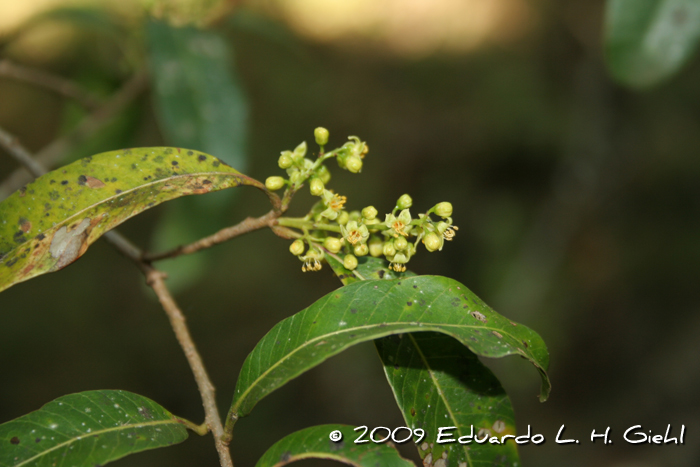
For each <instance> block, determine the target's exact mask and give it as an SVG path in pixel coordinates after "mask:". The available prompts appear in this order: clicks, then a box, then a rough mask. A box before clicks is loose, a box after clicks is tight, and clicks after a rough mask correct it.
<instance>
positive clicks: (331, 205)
mask: <svg viewBox="0 0 700 467" xmlns="http://www.w3.org/2000/svg"><path fill="white" fill-rule="evenodd" d="M321 199H322V200H323V204H324V206H326V208H327V209H326V210H325V211H323V212H322V213H321V216H322V217H327V218H328V219H330V220H332V221H333V220H335V219H336V218H337V217H338V213H339V212H340V211H341V210H342V209H343V206H344V205H345V202H346V201H347V200H348V198H347V197H346V196H341V195H339V194H337V193H332V192H331V191H329V190H323V193H322V194H321Z"/></svg>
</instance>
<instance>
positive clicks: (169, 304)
mask: <svg viewBox="0 0 700 467" xmlns="http://www.w3.org/2000/svg"><path fill="white" fill-rule="evenodd" d="M164 278H165V274H164V273H163V272H161V271H158V270H157V269H154V268H151V269H150V270H149V271H148V272H147V273H146V282H147V283H148V285H150V286H151V287H152V288H153V291H154V292H155V293H156V295H157V296H158V300H159V301H160V304H161V305H162V306H163V310H165V313H166V314H167V315H168V319H169V320H170V325H171V326H172V328H173V331H175V336H176V337H177V341H178V342H179V343H180V347H182V350H183V351H184V352H185V357H186V358H187V362H188V363H189V364H190V368H192V373H194V379H195V380H196V381H197V387H198V388H199V394H200V396H201V397H202V404H203V405H204V413H205V414H206V416H205V420H206V423H207V426H208V427H209V429H210V430H211V431H212V433H213V434H214V444H215V445H216V450H217V452H218V453H219V460H220V461H221V467H233V461H232V460H231V453H230V452H229V450H228V446H226V444H224V443H223V441H222V438H223V436H224V427H223V425H222V424H221V418H220V417H219V411H218V409H217V408H216V396H215V390H214V385H213V384H212V383H211V380H210V379H209V375H208V374H207V371H206V369H205V368H204V363H203V362H202V358H201V357H200V356H199V353H198V352H197V349H196V348H195V345H194V342H193V341H192V336H191V335H190V331H189V329H188V328H187V323H186V322H185V316H184V315H183V314H182V311H180V308H178V306H177V303H175V300H174V299H173V297H172V295H171V294H170V291H169V290H168V288H167V287H166V286H165V282H164Z"/></svg>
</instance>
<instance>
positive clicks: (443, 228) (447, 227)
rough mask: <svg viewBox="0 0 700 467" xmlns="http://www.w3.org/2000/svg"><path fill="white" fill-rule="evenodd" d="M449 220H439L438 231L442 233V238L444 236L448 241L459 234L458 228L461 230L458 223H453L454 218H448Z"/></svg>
mask: <svg viewBox="0 0 700 467" xmlns="http://www.w3.org/2000/svg"><path fill="white" fill-rule="evenodd" d="M447 221H448V222H438V224H437V231H438V232H439V233H440V234H442V238H444V239H445V240H447V241H451V240H452V239H453V238H454V236H455V235H456V234H457V232H456V231H457V230H459V227H457V226H456V225H452V219H451V218H448V219H447Z"/></svg>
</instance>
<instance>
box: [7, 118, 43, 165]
mask: <svg viewBox="0 0 700 467" xmlns="http://www.w3.org/2000/svg"><path fill="white" fill-rule="evenodd" d="M0 146H2V147H3V148H5V150H6V151H7V152H9V153H10V155H11V156H12V157H14V158H15V160H17V162H19V163H20V164H21V165H22V166H24V167H25V168H26V169H27V170H28V171H29V172H30V173H31V174H32V175H33V176H35V177H40V176H42V175H44V174H45V173H46V169H44V167H43V166H42V165H41V164H39V163H38V162H37V161H35V160H34V158H33V157H32V155H31V154H30V153H29V151H27V148H25V147H24V146H22V144H21V143H20V142H19V140H18V139H17V137H16V136H15V135H13V134H11V133H9V132H7V131H6V130H4V129H3V128H2V127H0Z"/></svg>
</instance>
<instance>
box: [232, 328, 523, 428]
mask: <svg viewBox="0 0 700 467" xmlns="http://www.w3.org/2000/svg"><path fill="white" fill-rule="evenodd" d="M416 323H417V322H416V321H411V322H403V321H399V322H393V323H377V324H369V325H364V326H355V327H352V328H347V329H343V330H339V331H334V332H331V333H327V334H323V335H320V336H317V337H314V338H313V339H310V340H308V341H306V342H304V343H303V344H302V345H300V346H298V347H296V348H295V349H294V350H293V351H291V352H290V353H287V354H285V355H284V357H283V358H281V359H279V360H277V362H275V363H274V364H273V365H271V366H270V367H268V369H267V370H265V371H264V372H263V373H261V374H260V376H258V377H257V378H256V379H255V380H254V381H253V383H252V384H250V385H249V386H248V388H247V389H246V390H245V391H243V393H242V394H241V395H240V397H239V398H238V401H237V402H236V404H234V405H233V407H231V411H232V412H234V413H236V414H237V413H238V409H239V408H240V406H241V405H242V403H243V402H244V401H245V399H246V397H247V396H248V394H249V393H250V392H251V391H252V390H253V388H255V387H256V386H257V385H258V383H259V382H260V381H261V380H263V379H265V378H266V377H267V375H268V374H269V373H271V372H272V371H273V370H274V369H276V368H277V367H279V366H280V365H282V363H283V362H285V361H286V360H288V359H289V358H290V357H291V356H292V355H294V354H295V353H297V352H299V351H301V350H302V349H304V348H306V347H308V346H309V345H310V344H312V343H314V342H318V341H321V340H323V339H325V338H328V337H329V336H337V335H340V334H343V333H347V332H351V331H358V330H365V329H373V328H376V327H380V326H382V325H383V327H389V326H412V327H415V326H416V325H417V324H416ZM438 326H439V327H441V328H445V327H452V328H460V329H470V328H471V329H476V328H478V329H487V330H493V331H498V332H501V331H502V329H498V328H492V327H487V326H475V325H468V324H432V323H431V324H425V323H423V326H422V329H417V330H414V329H413V328H411V329H412V330H411V331H410V332H428V331H437V332H442V331H441V330H440V329H429V328H430V327H438ZM426 328H428V329H426ZM410 332H409V333H410ZM442 333H443V334H446V333H444V332H442ZM503 333H504V334H506V335H508V336H509V337H511V338H514V339H516V338H515V336H513V335H512V334H510V333H508V332H506V331H503ZM391 334H394V332H389V333H387V334H385V335H380V336H377V337H376V338H380V337H386V336H388V335H391ZM448 335H449V334H448ZM453 337H454V336H453ZM516 340H517V339H516ZM463 344H464V343H463ZM464 345H466V344H464ZM467 348H470V347H469V345H467ZM516 348H518V347H516ZM470 349H471V348H470ZM342 350H343V349H342V348H341V349H338V352H340V351H342ZM525 352H527V351H525ZM515 353H519V352H517V351H516V352H515ZM506 355H510V353H508V354H506Z"/></svg>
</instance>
